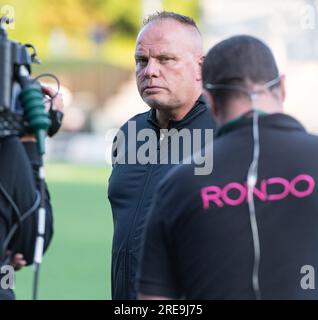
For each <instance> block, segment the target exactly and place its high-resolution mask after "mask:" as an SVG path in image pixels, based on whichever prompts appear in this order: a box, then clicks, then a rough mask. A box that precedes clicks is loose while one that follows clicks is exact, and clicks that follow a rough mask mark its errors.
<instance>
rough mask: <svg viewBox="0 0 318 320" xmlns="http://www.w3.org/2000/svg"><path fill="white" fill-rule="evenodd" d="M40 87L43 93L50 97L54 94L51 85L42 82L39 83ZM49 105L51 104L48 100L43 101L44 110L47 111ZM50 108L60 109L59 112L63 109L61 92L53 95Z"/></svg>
mask: <svg viewBox="0 0 318 320" xmlns="http://www.w3.org/2000/svg"><path fill="white" fill-rule="evenodd" d="M41 88H42V92H43V94H45V95H47V96H49V97H50V98H52V97H54V96H55V95H56V91H55V90H54V89H53V88H51V87H48V86H44V85H43V84H41ZM50 106H51V105H50V102H49V101H48V102H46V103H45V111H46V112H49V109H50ZM52 109H53V110H56V111H60V112H63V111H64V102H63V96H62V94H61V93H59V94H57V95H56V96H55V97H54V99H53V106H52Z"/></svg>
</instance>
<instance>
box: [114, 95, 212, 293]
mask: <svg viewBox="0 0 318 320" xmlns="http://www.w3.org/2000/svg"><path fill="white" fill-rule="evenodd" d="M129 121H131V122H134V123H135V124H136V132H137V134H138V132H139V131H140V130H142V129H145V128H148V129H153V130H155V131H156V134H157V149H158V150H159V149H160V134H159V130H160V127H159V125H158V123H157V121H156V116H155V112H154V110H150V111H148V112H145V113H142V114H138V115H136V116H135V117H133V118H132V119H130V120H129ZM172 128H175V129H177V130H181V129H184V128H186V129H190V130H191V129H213V128H214V121H213V119H212V115H211V112H210V109H209V108H208V107H207V105H206V102H205V100H204V98H203V97H202V96H201V97H199V99H198V100H197V102H196V103H195V105H194V107H193V108H192V109H191V110H190V111H189V113H188V114H187V115H186V116H185V117H184V118H183V119H182V120H180V121H171V122H170V123H169V126H168V129H172ZM121 130H122V132H124V135H125V138H126V139H125V144H126V150H127V149H128V148H129V146H128V143H127V140H128V138H129V135H128V122H127V123H125V124H124V125H123V126H122V127H121ZM191 132H192V131H191ZM135 141H136V139H135ZM143 143H144V142H143ZM136 144H137V150H138V146H140V144H142V143H141V142H138V141H137V143H136ZM203 145H204V139H202V145H201V146H200V148H201V147H203ZM126 157H127V152H126ZM172 167H173V164H140V163H138V162H137V163H136V164H116V165H114V166H113V171H112V174H111V176H110V179H109V189H108V197H109V201H110V203H111V207H112V213H113V219H114V236H113V247H112V274H111V281H112V298H113V299H136V273H137V271H138V268H139V262H140V249H141V242H142V237H143V232H144V227H145V219H146V216H147V213H148V210H149V207H150V205H151V202H152V198H153V194H154V190H155V187H156V186H157V185H158V183H159V181H160V180H161V179H162V178H163V177H164V175H165V174H166V173H167V172H168V171H169V170H170V169H171V168H172Z"/></svg>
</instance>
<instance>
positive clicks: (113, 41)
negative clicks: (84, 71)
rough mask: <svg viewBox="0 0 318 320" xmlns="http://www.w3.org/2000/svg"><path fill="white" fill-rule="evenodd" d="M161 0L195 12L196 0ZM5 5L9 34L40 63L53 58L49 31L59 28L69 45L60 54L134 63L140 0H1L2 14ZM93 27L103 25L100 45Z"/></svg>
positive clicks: (194, 14)
mask: <svg viewBox="0 0 318 320" xmlns="http://www.w3.org/2000/svg"><path fill="white" fill-rule="evenodd" d="M162 3H163V8H164V9H165V10H170V11H176V12H180V13H182V14H185V15H190V16H192V17H193V18H195V19H196V20H197V19H198V17H199V5H198V3H199V0H178V1H175V0H162ZM5 5H7V6H8V5H9V6H11V9H13V15H14V18H15V23H14V25H13V27H14V29H11V28H9V29H8V32H9V36H10V38H11V39H15V40H17V41H18V42H22V43H32V44H33V45H34V46H35V47H36V48H37V50H38V53H39V56H40V58H42V60H44V62H45V60H47V59H52V58H56V57H55V56H54V55H53V51H52V47H54V43H53V44H52V32H53V31H57V30H63V32H64V33H65V36H66V38H67V46H66V49H65V52H63V53H62V54H61V57H60V59H66V60H71V59H76V60H83V59H84V60H96V59H98V60H103V61H107V62H109V63H112V64H116V65H120V66H123V67H126V68H132V67H133V59H132V58H131V59H130V58H129V57H130V56H131V57H133V50H134V42H135V39H136V36H137V33H138V30H139V28H140V26H141V17H142V0H134V1H131V0H28V1H25V0H0V14H2V15H3V14H5V13H6V8H7V7H5ZM96 26H101V27H102V28H105V30H106V38H105V39H106V41H105V42H104V43H103V44H102V45H101V47H100V48H97V46H96V45H94V43H93V42H92V39H91V34H92V30H93V28H96ZM58 46H59V44H56V47H58ZM57 49H59V48H57ZM97 49H98V51H99V54H98V55H97V54H96V50H97Z"/></svg>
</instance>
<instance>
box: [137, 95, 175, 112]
mask: <svg viewBox="0 0 318 320" xmlns="http://www.w3.org/2000/svg"><path fill="white" fill-rule="evenodd" d="M143 100H144V102H145V103H146V104H147V105H148V106H149V107H150V108H152V109H159V110H160V109H167V108H169V104H168V103H167V102H166V101H164V100H163V99H156V98H154V97H149V96H148V97H145V98H143Z"/></svg>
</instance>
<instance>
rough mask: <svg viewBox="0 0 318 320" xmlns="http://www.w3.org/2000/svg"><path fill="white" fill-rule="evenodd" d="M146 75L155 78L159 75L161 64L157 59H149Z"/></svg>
mask: <svg viewBox="0 0 318 320" xmlns="http://www.w3.org/2000/svg"><path fill="white" fill-rule="evenodd" d="M144 76H145V77H146V78H153V77H158V76H159V65H158V63H157V62H156V61H155V60H153V59H149V60H148V64H147V66H146V68H145V70H144Z"/></svg>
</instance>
